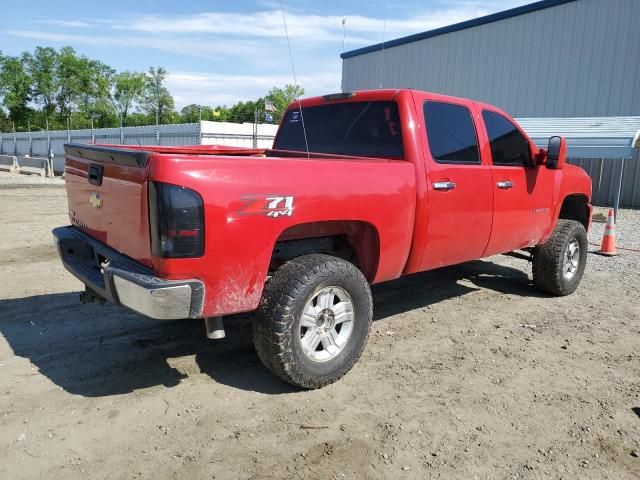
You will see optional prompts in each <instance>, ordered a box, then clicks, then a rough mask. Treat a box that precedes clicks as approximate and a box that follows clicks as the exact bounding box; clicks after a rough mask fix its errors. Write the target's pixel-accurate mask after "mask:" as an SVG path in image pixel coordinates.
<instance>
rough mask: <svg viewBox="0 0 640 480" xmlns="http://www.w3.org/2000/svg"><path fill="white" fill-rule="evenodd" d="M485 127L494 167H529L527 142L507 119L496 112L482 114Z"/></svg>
mask: <svg viewBox="0 0 640 480" xmlns="http://www.w3.org/2000/svg"><path fill="white" fill-rule="evenodd" d="M482 118H483V119H484V124H485V126H486V127H487V134H488V135H489V143H490V145H491V157H492V159H493V164H494V165H514V166H518V165H531V150H530V149H529V141H528V140H527V139H526V137H525V136H524V135H522V133H521V132H520V130H518V128H517V127H516V126H515V125H514V124H513V122H511V121H510V120H509V119H508V118H506V117H504V116H503V115H500V114H499V113H496V112H490V111H489V110H484V111H483V112H482Z"/></svg>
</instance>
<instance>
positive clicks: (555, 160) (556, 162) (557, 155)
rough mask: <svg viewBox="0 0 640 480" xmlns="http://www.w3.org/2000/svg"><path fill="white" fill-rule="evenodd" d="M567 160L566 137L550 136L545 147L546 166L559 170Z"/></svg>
mask: <svg viewBox="0 0 640 480" xmlns="http://www.w3.org/2000/svg"><path fill="white" fill-rule="evenodd" d="M566 161H567V139H566V138H564V137H551V138H550V139H549V147H548V148H547V168H549V169H552V170H560V169H561V168H562V167H564V164H565V162H566Z"/></svg>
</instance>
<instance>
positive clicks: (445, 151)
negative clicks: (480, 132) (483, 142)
mask: <svg viewBox="0 0 640 480" xmlns="http://www.w3.org/2000/svg"><path fill="white" fill-rule="evenodd" d="M424 118H425V122H426V127H427V139H428V141H429V150H431V155H432V156H433V159H434V160H435V161H436V162H440V163H480V155H479V153H478V137H477V136H476V129H475V126H474V125H473V119H472V118H471V112H470V111H469V109H467V108H466V107H463V106H461V105H454V104H451V103H444V102H425V104H424Z"/></svg>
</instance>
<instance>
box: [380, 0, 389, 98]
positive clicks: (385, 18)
mask: <svg viewBox="0 0 640 480" xmlns="http://www.w3.org/2000/svg"><path fill="white" fill-rule="evenodd" d="M387 3H388V0H384V20H383V23H382V50H381V52H380V87H379V88H382V72H383V71H384V40H385V38H384V37H385V35H386V33H387V12H388V10H387Z"/></svg>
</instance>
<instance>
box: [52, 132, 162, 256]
mask: <svg viewBox="0 0 640 480" xmlns="http://www.w3.org/2000/svg"><path fill="white" fill-rule="evenodd" d="M65 152H66V167H65V176H66V187H67V199H68V204H69V218H70V220H71V223H72V224H73V225H74V226H75V227H77V228H79V229H80V230H82V231H84V232H86V233H87V234H89V235H91V236H92V237H93V238H95V239H96V240H98V241H100V242H103V243H105V244H107V245H109V246H110V247H112V248H114V249H115V250H117V251H119V252H120V253H123V254H125V255H127V256H129V257H131V258H133V259H134V260H137V261H139V262H141V263H143V264H145V265H148V266H151V244H150V234H149V215H148V211H149V210H148V203H147V198H148V197H147V174H148V169H147V164H148V162H149V158H150V155H151V153H150V152H145V151H141V150H127V149H126V148H118V147H106V146H105V147H101V146H96V145H83V144H66V145H65Z"/></svg>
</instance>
